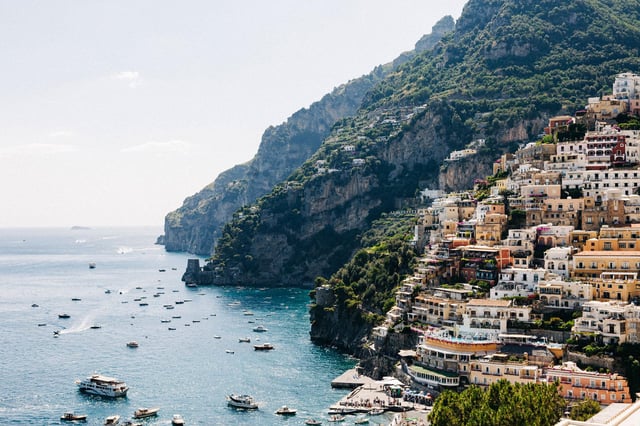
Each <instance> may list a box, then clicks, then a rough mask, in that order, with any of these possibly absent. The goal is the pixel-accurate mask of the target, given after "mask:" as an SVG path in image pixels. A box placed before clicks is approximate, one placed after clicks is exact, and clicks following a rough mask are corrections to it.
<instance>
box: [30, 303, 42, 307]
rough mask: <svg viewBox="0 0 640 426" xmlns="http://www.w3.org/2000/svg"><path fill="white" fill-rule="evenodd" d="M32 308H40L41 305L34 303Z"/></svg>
mask: <svg viewBox="0 0 640 426" xmlns="http://www.w3.org/2000/svg"><path fill="white" fill-rule="evenodd" d="M31 307H32V308H39V307H40V305H38V304H37V303H34V304H32V305H31Z"/></svg>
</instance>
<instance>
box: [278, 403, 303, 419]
mask: <svg viewBox="0 0 640 426" xmlns="http://www.w3.org/2000/svg"><path fill="white" fill-rule="evenodd" d="M297 412H298V410H296V409H295V408H289V407H287V406H286V405H283V406H282V407H280V408H278V410H277V411H276V414H279V415H281V416H295V415H296V413H297Z"/></svg>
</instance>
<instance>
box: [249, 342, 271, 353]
mask: <svg viewBox="0 0 640 426" xmlns="http://www.w3.org/2000/svg"><path fill="white" fill-rule="evenodd" d="M253 349H255V350H256V351H270V350H272V349H275V347H274V346H273V345H272V344H271V343H262V344H260V345H253Z"/></svg>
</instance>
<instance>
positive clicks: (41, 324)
mask: <svg viewBox="0 0 640 426" xmlns="http://www.w3.org/2000/svg"><path fill="white" fill-rule="evenodd" d="M46 325H47V323H46V322H40V323H38V327H45V326H46Z"/></svg>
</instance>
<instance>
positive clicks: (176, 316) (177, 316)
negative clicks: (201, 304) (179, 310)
mask: <svg viewBox="0 0 640 426" xmlns="http://www.w3.org/2000/svg"><path fill="white" fill-rule="evenodd" d="M171 318H173V319H180V318H182V316H181V315H174V316H172V317H171Z"/></svg>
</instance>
